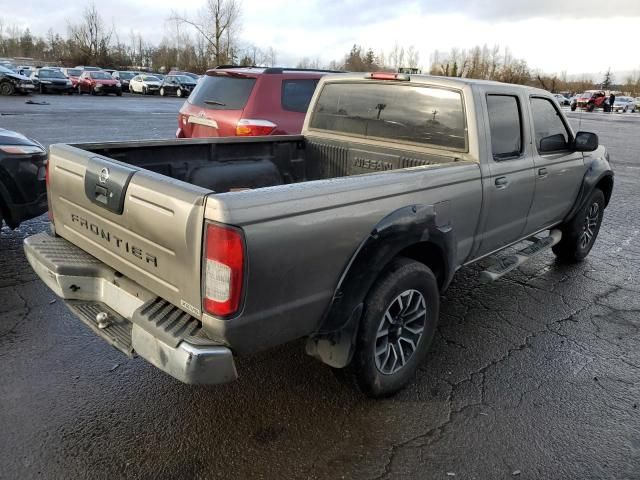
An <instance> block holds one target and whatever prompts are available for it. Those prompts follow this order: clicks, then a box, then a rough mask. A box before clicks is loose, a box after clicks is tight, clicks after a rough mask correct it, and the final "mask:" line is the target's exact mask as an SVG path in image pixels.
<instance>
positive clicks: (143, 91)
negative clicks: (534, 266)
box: [142, 87, 147, 95]
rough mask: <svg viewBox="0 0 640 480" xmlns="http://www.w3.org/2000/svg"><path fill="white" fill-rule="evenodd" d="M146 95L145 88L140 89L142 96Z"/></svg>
mask: <svg viewBox="0 0 640 480" xmlns="http://www.w3.org/2000/svg"><path fill="white" fill-rule="evenodd" d="M146 94H147V87H142V95H146Z"/></svg>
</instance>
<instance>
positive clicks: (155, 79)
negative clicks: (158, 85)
mask: <svg viewBox="0 0 640 480" xmlns="http://www.w3.org/2000/svg"><path fill="white" fill-rule="evenodd" d="M142 80H143V81H145V82H159V81H160V79H159V78H158V77H154V76H153V75H142Z"/></svg>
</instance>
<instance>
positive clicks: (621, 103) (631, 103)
mask: <svg viewBox="0 0 640 480" xmlns="http://www.w3.org/2000/svg"><path fill="white" fill-rule="evenodd" d="M613 111H614V112H616V113H618V112H622V113H627V112H631V113H636V100H635V98H632V97H616V100H615V102H613Z"/></svg>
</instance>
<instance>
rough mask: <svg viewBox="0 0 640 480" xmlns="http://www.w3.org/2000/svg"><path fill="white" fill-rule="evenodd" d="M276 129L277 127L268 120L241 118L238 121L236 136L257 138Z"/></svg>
mask: <svg viewBox="0 0 640 480" xmlns="http://www.w3.org/2000/svg"><path fill="white" fill-rule="evenodd" d="M276 127H277V125H276V124H275V123H273V122H270V121H269V120H255V119H251V118H243V119H241V120H240V121H238V125H237V126H236V135H237V136H239V137H259V136H261V135H269V134H271V133H272V132H273V131H274V130H275V129H276Z"/></svg>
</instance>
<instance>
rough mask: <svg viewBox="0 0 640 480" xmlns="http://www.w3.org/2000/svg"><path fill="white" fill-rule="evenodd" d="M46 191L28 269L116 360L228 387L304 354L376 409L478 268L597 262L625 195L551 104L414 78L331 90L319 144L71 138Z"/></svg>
mask: <svg viewBox="0 0 640 480" xmlns="http://www.w3.org/2000/svg"><path fill="white" fill-rule="evenodd" d="M241 71H242V70H238V72H241ZM229 78H230V79H232V80H233V81H237V82H243V81H246V78H244V77H243V76H242V75H240V74H239V73H238V74H233V75H231V74H230V75H229ZM205 83H206V82H201V84H200V85H203V84H205ZM197 88H200V86H199V87H197ZM238 89H240V90H241V85H239V86H238ZM209 100H210V103H211V104H216V103H215V102H216V99H215V98H211V99H209ZM220 107H221V108H234V107H233V106H230V107H224V106H222V105H221V106H220ZM239 118H242V112H240V113H239ZM46 179H47V185H48V195H49V196H48V198H49V206H50V208H49V216H50V219H51V226H52V228H51V233H39V234H37V235H34V236H31V237H29V238H27V239H26V240H25V244H24V248H25V253H26V256H27V258H28V260H29V262H30V264H31V266H32V267H33V269H34V270H35V271H36V272H37V274H38V275H39V276H40V278H41V279H42V280H43V281H44V282H45V283H46V284H47V285H48V286H49V288H51V289H52V290H53V291H54V292H55V293H56V294H57V295H58V296H60V297H61V298H63V299H64V301H65V303H66V304H67V306H68V307H69V309H70V310H71V311H72V312H73V313H74V314H75V315H76V316H77V317H78V318H79V319H80V320H81V321H82V322H84V323H85V324H86V325H87V326H89V327H90V328H91V329H92V330H93V331H94V332H95V333H96V334H97V335H99V336H101V337H102V338H103V339H105V340H106V341H107V342H109V343H110V344H111V345H113V346H114V347H116V348H117V349H119V350H121V351H122V352H124V353H125V354H127V355H129V356H134V355H138V356H140V357H142V358H144V359H146V360H147V361H149V362H150V363H152V364H153V365H155V366H156V367H157V368H159V369H161V370H163V371H164V372H166V373H168V374H169V375H172V376H173V377H175V378H177V379H178V380H180V381H182V382H185V383H190V384H218V383H223V382H229V381H232V380H234V379H236V378H237V375H238V373H237V370H236V366H235V362H234V358H236V356H241V355H247V354H252V353H254V352H257V351H260V350H263V349H267V348H269V347H273V346H276V345H280V344H283V343H285V342H291V341H293V340H296V339H301V338H305V339H306V351H307V353H308V354H310V355H312V356H313V357H315V358H317V359H319V360H320V361H322V362H324V363H326V364H328V365H329V366H331V367H332V368H333V369H335V370H336V371H337V372H339V373H340V374H341V375H343V376H345V377H347V378H349V379H352V380H353V381H354V383H355V385H356V386H357V387H358V388H359V389H361V390H362V391H363V392H364V393H365V394H367V395H370V396H372V397H381V396H386V395H391V394H393V393H394V392H396V391H398V390H399V389H400V388H402V387H403V386H404V385H405V384H406V383H407V382H409V381H410V380H411V378H412V376H413V375H414V372H415V370H416V368H417V367H418V365H419V364H420V363H421V362H422V361H423V360H424V358H425V355H426V352H427V350H428V348H429V344H430V343H431V341H432V339H433V337H434V333H435V330H436V326H437V322H438V311H439V304H440V294H441V293H442V292H443V291H445V290H446V288H447V286H448V285H449V284H450V282H451V280H452V278H453V276H454V274H455V273H456V271H457V270H458V269H460V268H462V267H464V266H466V265H469V264H471V263H473V262H477V261H478V260H480V259H483V258H485V257H488V256H491V257H492V259H494V260H493V262H490V260H491V259H487V261H486V262H482V263H483V264H485V263H487V264H488V265H489V266H488V267H487V268H486V269H485V270H484V271H482V273H481V274H480V280H481V281H493V280H496V279H498V278H500V277H501V276H502V275H505V274H507V273H508V272H509V271H511V270H513V269H515V268H517V267H518V266H519V265H521V264H522V263H523V262H524V261H526V260H528V259H530V258H531V257H533V256H535V255H539V254H541V253H543V252H548V251H550V250H553V252H554V253H555V255H557V256H558V257H559V258H560V259H561V260H563V261H566V262H578V261H581V260H583V259H584V258H585V257H586V256H587V255H588V253H589V251H590V250H591V248H592V246H593V244H594V241H595V239H596V237H597V235H598V230H599V228H600V224H601V222H602V218H603V213H604V210H605V207H606V206H607V205H608V203H609V200H610V198H611V194H612V189H613V172H612V170H611V167H610V165H609V157H608V154H607V152H606V150H605V148H604V147H602V146H599V145H598V137H597V136H596V135H595V134H593V133H587V132H577V133H574V131H573V130H572V129H571V127H570V126H569V123H568V122H567V119H566V118H565V117H564V115H563V114H562V112H561V111H560V109H559V108H558V106H557V104H556V102H555V100H554V98H553V97H552V95H551V94H550V93H548V92H546V91H542V90H538V89H535V88H530V87H525V86H516V85H508V84H502V83H496V82H486V81H475V80H468V79H459V78H458V79H450V78H439V77H430V76H421V75H407V74H395V73H369V74H347V75H339V76H327V77H324V78H323V79H322V80H321V81H320V83H319V85H318V88H317V90H316V92H315V94H314V97H313V99H312V101H311V104H310V107H309V111H308V113H307V116H306V118H305V123H304V127H303V132H302V135H295V136H281V137H256V138H237V137H236V138H222V137H220V138H203V139H188V140H184V139H172V140H159V141H139V142H122V143H118V142H113V143H93V144H80V145H64V144H56V145H52V146H51V148H50V157H49V163H48V172H47V175H46ZM518 244H522V247H520V246H519V245H518ZM507 247H513V248H509V250H507V251H506V252H503V250H505V249H506V248H507ZM518 248H520V249H519V250H518ZM514 252H515V253H514Z"/></svg>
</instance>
